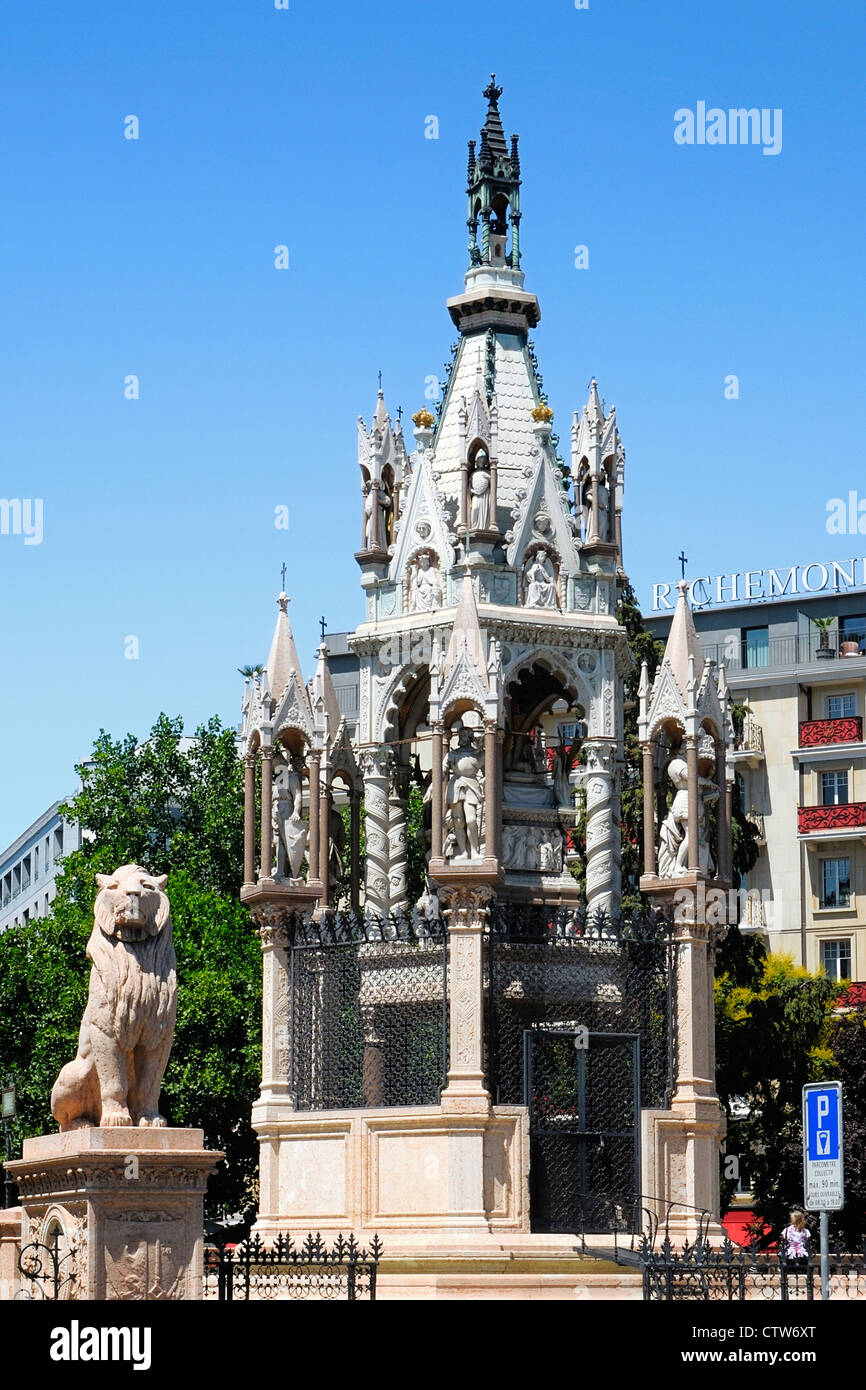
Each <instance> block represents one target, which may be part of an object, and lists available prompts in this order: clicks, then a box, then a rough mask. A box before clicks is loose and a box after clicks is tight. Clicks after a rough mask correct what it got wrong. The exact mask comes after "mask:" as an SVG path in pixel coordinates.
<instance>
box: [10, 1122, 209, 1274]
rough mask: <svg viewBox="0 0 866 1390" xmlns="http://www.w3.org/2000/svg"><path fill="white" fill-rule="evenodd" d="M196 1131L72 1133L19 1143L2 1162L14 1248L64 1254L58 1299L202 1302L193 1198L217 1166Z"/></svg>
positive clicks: (197, 1200)
mask: <svg viewBox="0 0 866 1390" xmlns="http://www.w3.org/2000/svg"><path fill="white" fill-rule="evenodd" d="M203 1138H204V1135H203V1133H202V1131H201V1130H200V1129H146V1128H145V1129H141V1128H134V1129H133V1128H124V1127H117V1128H106V1129H96V1128H91V1129H75V1130H69V1131H67V1132H65V1133H62V1134H44V1135H41V1136H40V1137H39V1138H37V1139H25V1140H24V1155H23V1158H21V1159H20V1160H19V1161H17V1162H15V1163H10V1165H9V1170H10V1173H11V1174H12V1175H13V1176H14V1179H15V1181H16V1183H17V1184H18V1188H19V1192H20V1198H21V1206H22V1208H23V1227H22V1233H21V1241H22V1247H26V1246H27V1244H28V1243H29V1242H31V1241H37V1242H39V1243H41V1244H48V1245H50V1244H51V1242H52V1240H53V1237H54V1234H55V1232H56V1231H59V1233H60V1240H59V1245H60V1249H61V1252H62V1253H63V1254H64V1255H67V1256H68V1257H69V1258H68V1261H67V1262H66V1264H65V1265H64V1269H63V1275H64V1276H66V1282H65V1283H64V1285H63V1287H62V1288H61V1293H60V1296H61V1298H67V1299H123V1300H136V1301H141V1300H158V1301H168V1300H174V1299H200V1298H201V1296H202V1242H203V1199H204V1192H205V1187H206V1186H207V1179H208V1175H209V1174H210V1173H212V1172H213V1171H214V1170H215V1165H216V1164H217V1162H218V1161H219V1160H220V1159H221V1158H222V1157H223V1155H222V1154H221V1153H215V1152H212V1151H209V1150H207V1149H205V1148H204V1147H203V1142H202V1141H203Z"/></svg>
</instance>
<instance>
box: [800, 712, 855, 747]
mask: <svg viewBox="0 0 866 1390" xmlns="http://www.w3.org/2000/svg"><path fill="white" fill-rule="evenodd" d="M862 742H863V720H862V718H861V717H860V715H859V714H858V715H850V716H849V717H848V718H846V719H804V720H802V722H801V724H800V747H801V748H826V747H827V746H828V744H833V743H862Z"/></svg>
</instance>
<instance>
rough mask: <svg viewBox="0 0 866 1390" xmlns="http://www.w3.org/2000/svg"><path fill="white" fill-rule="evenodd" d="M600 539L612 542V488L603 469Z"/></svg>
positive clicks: (600, 499) (599, 480)
mask: <svg viewBox="0 0 866 1390" xmlns="http://www.w3.org/2000/svg"><path fill="white" fill-rule="evenodd" d="M598 538H599V540H600V541H609V540H610V488H609V487H608V485H607V474H606V473H605V472H604V470H603V469H602V471H601V473H600V474H599V477H598Z"/></svg>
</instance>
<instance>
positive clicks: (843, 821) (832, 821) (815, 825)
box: [797, 801, 866, 835]
mask: <svg viewBox="0 0 866 1390" xmlns="http://www.w3.org/2000/svg"><path fill="white" fill-rule="evenodd" d="M862 826H866V801H846V802H843V803H842V805H840V806H799V807H798V808H797V833H798V834H800V835H810V834H813V833H814V832H815V831H818V830H856V829H859V828H860V827H862Z"/></svg>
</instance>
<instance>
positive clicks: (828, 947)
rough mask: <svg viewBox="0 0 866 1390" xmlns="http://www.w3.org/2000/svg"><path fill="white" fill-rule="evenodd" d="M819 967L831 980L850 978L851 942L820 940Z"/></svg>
mask: <svg viewBox="0 0 866 1390" xmlns="http://www.w3.org/2000/svg"><path fill="white" fill-rule="evenodd" d="M821 969H822V970H823V971H824V974H825V975H829V976H830V979H831V980H850V978H851V942H850V940H848V941H822V942H821Z"/></svg>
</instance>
